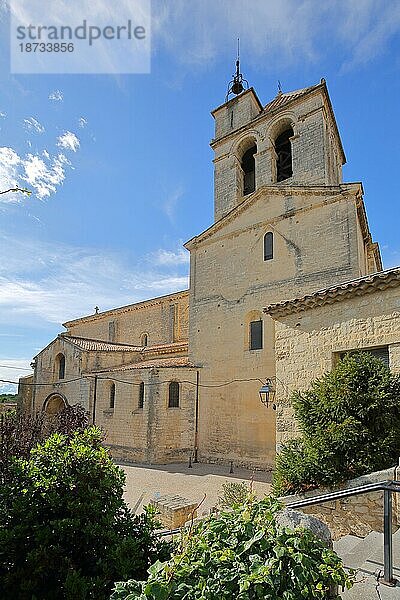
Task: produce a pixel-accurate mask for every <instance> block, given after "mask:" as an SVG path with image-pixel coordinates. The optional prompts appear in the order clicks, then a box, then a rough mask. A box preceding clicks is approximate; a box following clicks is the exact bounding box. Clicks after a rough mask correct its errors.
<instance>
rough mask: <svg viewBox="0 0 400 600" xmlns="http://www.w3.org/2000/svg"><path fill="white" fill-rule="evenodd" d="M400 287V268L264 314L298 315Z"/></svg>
mask: <svg viewBox="0 0 400 600" xmlns="http://www.w3.org/2000/svg"><path fill="white" fill-rule="evenodd" d="M399 285H400V267H396V268H394V269H388V270H386V271H378V272H377V273H371V274H369V275H364V277H359V278H358V279H353V280H352V281H347V282H344V283H342V284H339V285H334V286H331V287H329V288H325V289H323V290H318V291H317V292H314V293H313V294H307V295H306V296H302V297H301V298H293V299H292V300H285V301H284V302H277V303H276V304H270V305H269V306H267V307H266V308H264V312H265V313H267V314H269V315H272V316H273V317H282V316H284V315H289V314H292V313H297V312H300V311H302V310H307V309H308V308H314V307H316V306H323V305H325V304H333V303H334V302H340V301H341V300H344V299H346V298H349V297H354V296H362V295H364V294H369V293H371V292H376V291H378V290H383V289H387V288H389V287H396V286H399Z"/></svg>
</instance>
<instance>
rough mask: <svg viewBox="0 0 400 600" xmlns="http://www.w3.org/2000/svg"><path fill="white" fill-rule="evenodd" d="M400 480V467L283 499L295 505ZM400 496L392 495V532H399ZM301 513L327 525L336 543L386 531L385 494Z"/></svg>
mask: <svg viewBox="0 0 400 600" xmlns="http://www.w3.org/2000/svg"><path fill="white" fill-rule="evenodd" d="M399 478H400V467H393V468H391V469H385V470H384V471H377V472H375V473H371V474H369V475H363V476H362V477H357V478H356V479H352V480H350V481H347V482H346V483H345V484H343V485H341V486H338V487H337V488H334V489H333V488H331V489H329V488H319V489H316V490H312V491H310V492H306V493H305V494H303V495H298V496H285V497H284V498H281V500H282V501H283V502H284V504H288V503H291V502H296V501H297V500H302V499H304V498H311V497H313V496H320V495H322V494H327V493H329V492H333V491H337V490H346V489H351V488H355V487H359V486H362V485H367V484H369V483H377V482H379V481H386V480H391V481H392V480H394V479H397V480H398V479H399ZM399 496H400V494H393V530H394V531H396V530H397V529H398V528H399V525H400V498H399ZM296 510H301V511H303V512H305V513H307V514H312V515H314V516H315V517H317V518H318V519H320V520H321V521H323V522H324V523H326V525H328V527H329V529H330V530H331V533H332V537H333V539H334V540H335V539H338V538H340V537H342V536H344V535H347V534H352V535H356V536H359V537H365V536H366V535H367V534H368V533H369V532H370V531H373V530H374V531H383V492H370V493H368V494H359V495H357V496H351V497H350V498H344V499H343V500H334V501H331V502H324V503H323V504H318V505H316V506H307V507H305V508H302V509H296Z"/></svg>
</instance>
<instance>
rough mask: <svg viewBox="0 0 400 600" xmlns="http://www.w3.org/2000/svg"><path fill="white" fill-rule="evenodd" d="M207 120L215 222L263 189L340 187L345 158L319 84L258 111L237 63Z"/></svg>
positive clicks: (327, 100)
mask: <svg viewBox="0 0 400 600" xmlns="http://www.w3.org/2000/svg"><path fill="white" fill-rule="evenodd" d="M232 94H233V95H234V96H233V97H232V98H230V96H231V95H232ZM211 114H212V116H213V117H214V120H215V134H214V138H213V140H212V141H211V147H212V149H213V150H214V217H215V221H218V220H219V219H221V218H222V217H224V216H225V215H227V214H228V213H229V212H230V211H231V210H233V209H234V208H235V207H236V206H238V205H239V204H241V203H242V202H243V201H244V200H245V199H246V198H247V196H248V195H249V194H253V193H257V191H258V190H260V189H261V188H265V187H266V186H271V185H272V186H275V185H276V186H288V187H289V186H299V185H306V186H313V185H314V186H321V185H322V186H331V185H340V184H341V183H342V165H343V164H344V163H345V162H346V158H345V155H344V151H343V147H342V143H341V140H340V136H339V131H338V128H337V125H336V120H335V116H334V114H333V110H332V105H331V101H330V98H329V94H328V90H327V87H326V82H325V80H324V79H321V81H320V83H319V84H317V85H314V86H311V87H308V88H304V89H300V90H295V91H293V92H286V93H283V92H282V91H281V90H280V89H279V92H278V94H277V95H276V97H275V98H274V99H273V100H272V101H271V102H269V103H268V104H267V105H266V106H263V105H262V104H261V102H260V100H259V98H258V96H257V94H256V92H255V90H254V89H253V88H252V87H248V83H247V80H246V79H244V78H243V76H242V74H241V73H240V62H239V58H238V59H237V61H236V73H235V74H234V76H233V79H232V81H231V82H230V84H229V86H228V93H227V96H226V98H225V102H224V104H222V105H221V106H219V107H218V108H216V109H215V110H213V111H212V113H211Z"/></svg>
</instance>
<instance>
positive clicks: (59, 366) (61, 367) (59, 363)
mask: <svg viewBox="0 0 400 600" xmlns="http://www.w3.org/2000/svg"><path fill="white" fill-rule="evenodd" d="M56 373H57V377H58V379H64V377H65V356H64V354H58V355H57V357H56Z"/></svg>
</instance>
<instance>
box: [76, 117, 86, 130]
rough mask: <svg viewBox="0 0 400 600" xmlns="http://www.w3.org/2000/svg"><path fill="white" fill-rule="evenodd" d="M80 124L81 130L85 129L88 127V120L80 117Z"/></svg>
mask: <svg viewBox="0 0 400 600" xmlns="http://www.w3.org/2000/svg"><path fill="white" fill-rule="evenodd" d="M78 124H79V127H80V128H81V129H84V127H86V125H87V119H85V117H79V121H78Z"/></svg>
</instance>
